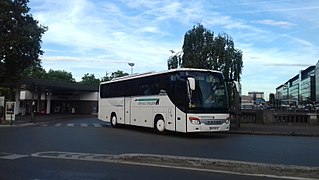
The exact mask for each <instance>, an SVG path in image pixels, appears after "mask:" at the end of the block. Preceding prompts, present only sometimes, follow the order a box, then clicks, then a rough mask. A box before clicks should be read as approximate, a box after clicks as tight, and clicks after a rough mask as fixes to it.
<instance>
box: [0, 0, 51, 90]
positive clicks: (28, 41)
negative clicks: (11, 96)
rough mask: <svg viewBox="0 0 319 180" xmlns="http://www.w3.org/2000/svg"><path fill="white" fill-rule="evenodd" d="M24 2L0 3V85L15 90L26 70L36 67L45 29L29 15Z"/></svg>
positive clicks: (17, 0) (5, 0)
mask: <svg viewBox="0 0 319 180" xmlns="http://www.w3.org/2000/svg"><path fill="white" fill-rule="evenodd" d="M28 2H29V1H28V0H1V1H0V53H1V54H0V82H3V83H6V84H10V88H11V89H13V88H15V87H16V86H17V84H18V82H19V80H20V78H21V76H22V73H23V72H24V70H25V69H27V68H28V67H30V66H32V65H35V64H40V59H39V55H42V54H43V51H42V50H41V38H42V35H43V34H44V32H45V31H46V30H47V27H44V26H42V25H39V24H38V21H37V20H35V19H33V17H32V15H31V14H30V13H29V10H30V8H29V7H28V6H27V3H28Z"/></svg>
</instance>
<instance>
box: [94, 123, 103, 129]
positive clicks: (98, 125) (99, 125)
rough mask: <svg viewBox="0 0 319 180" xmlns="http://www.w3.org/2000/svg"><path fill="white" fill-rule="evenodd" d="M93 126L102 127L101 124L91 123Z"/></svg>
mask: <svg viewBox="0 0 319 180" xmlns="http://www.w3.org/2000/svg"><path fill="white" fill-rule="evenodd" d="M93 126H94V127H97V128H100V127H102V124H99V123H93Z"/></svg>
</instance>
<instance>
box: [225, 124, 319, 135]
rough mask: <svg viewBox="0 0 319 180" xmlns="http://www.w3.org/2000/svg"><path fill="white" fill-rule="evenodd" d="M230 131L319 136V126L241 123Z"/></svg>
mask: <svg viewBox="0 0 319 180" xmlns="http://www.w3.org/2000/svg"><path fill="white" fill-rule="evenodd" d="M229 133H234V134H257V135H258V134H259V135H281V136H316V137H319V126H297V125H292V126H289V125H262V124H240V128H238V129H236V128H233V127H232V128H231V129H230V131H229Z"/></svg>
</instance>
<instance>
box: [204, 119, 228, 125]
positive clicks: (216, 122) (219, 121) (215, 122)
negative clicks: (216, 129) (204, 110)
mask: <svg viewBox="0 0 319 180" xmlns="http://www.w3.org/2000/svg"><path fill="white" fill-rule="evenodd" d="M201 122H202V123H204V124H206V125H221V124H223V123H225V122H226V120H223V119H214V120H201Z"/></svg>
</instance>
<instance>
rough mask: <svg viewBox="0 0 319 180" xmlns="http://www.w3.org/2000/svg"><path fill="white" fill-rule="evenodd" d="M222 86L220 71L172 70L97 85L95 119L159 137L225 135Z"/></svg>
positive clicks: (226, 108) (225, 99)
mask: <svg viewBox="0 0 319 180" xmlns="http://www.w3.org/2000/svg"><path fill="white" fill-rule="evenodd" d="M227 94H228V93H227V89H226V84H225V81H224V78H223V75H222V74H221V72H219V71H213V70H203V69H189V68H181V69H173V70H168V71H164V72H159V73H145V74H139V75H129V76H125V77H120V78H116V79H113V80H111V81H108V82H102V83H101V84H100V98H99V113H98V117H99V119H101V120H103V121H106V122H111V125H112V126H113V127H116V126H117V125H119V124H125V125H134V126H143V127H150V128H154V129H155V130H156V131H157V132H160V133H161V132H164V131H165V130H168V131H176V132H183V133H189V132H220V131H228V130H229V127H230V119H229V117H230V115H229V106H228V97H227V96H228V95H227Z"/></svg>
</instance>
